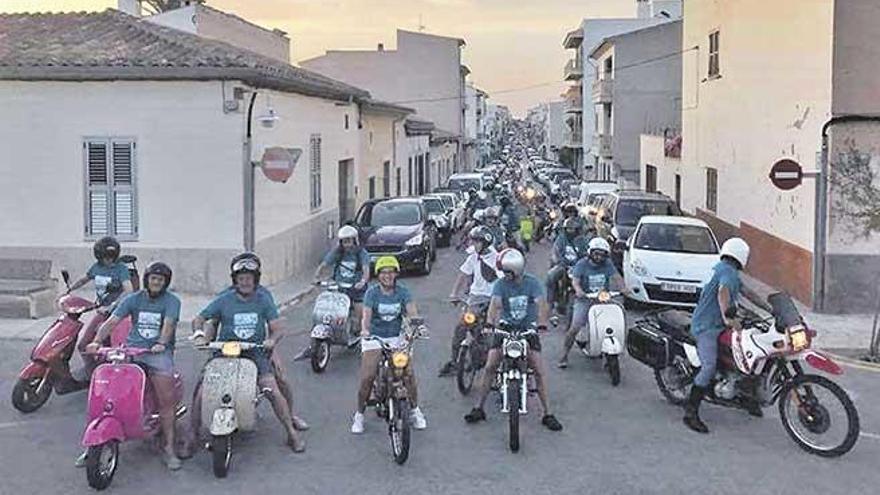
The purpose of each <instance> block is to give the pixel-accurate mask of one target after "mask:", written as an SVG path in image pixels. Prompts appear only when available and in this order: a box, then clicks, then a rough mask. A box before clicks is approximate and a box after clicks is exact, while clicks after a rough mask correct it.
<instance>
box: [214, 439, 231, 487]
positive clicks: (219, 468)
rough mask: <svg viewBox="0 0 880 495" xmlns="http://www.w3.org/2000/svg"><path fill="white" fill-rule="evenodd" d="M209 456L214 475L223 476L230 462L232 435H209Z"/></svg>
mask: <svg viewBox="0 0 880 495" xmlns="http://www.w3.org/2000/svg"><path fill="white" fill-rule="evenodd" d="M211 457H212V461H213V462H212V464H213V467H214V476H216V477H218V478H225V477H226V475H227V474H228V473H229V465H230V464H231V463H232V435H214V436H213V437H211Z"/></svg>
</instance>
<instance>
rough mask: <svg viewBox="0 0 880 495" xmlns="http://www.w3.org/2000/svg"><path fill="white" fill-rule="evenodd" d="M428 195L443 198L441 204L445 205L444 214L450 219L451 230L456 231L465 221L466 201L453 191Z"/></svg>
mask: <svg viewBox="0 0 880 495" xmlns="http://www.w3.org/2000/svg"><path fill="white" fill-rule="evenodd" d="M430 196H437V197H439V198H440V199H441V200H443V206H445V207H446V215H447V216H448V217H449V219H450V220H452V230H453V231H457V230H458V229H460V228H461V227H463V226H464V224H465V223H466V222H467V218H466V217H465V204H466V202H465V201H464V200H463V199H462V198H461V196H460V195H459V194H458V193H454V192H447V191H442V192H435V193H433V194H431V195H430Z"/></svg>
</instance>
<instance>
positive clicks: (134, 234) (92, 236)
mask: <svg viewBox="0 0 880 495" xmlns="http://www.w3.org/2000/svg"><path fill="white" fill-rule="evenodd" d="M92 144H103V145H104V146H105V150H106V151H105V152H106V165H105V166H106V177H107V183H106V184H101V185H93V184H91V183H90V175H89V147H90V145H92ZM122 144H128V145H129V146H130V148H131V164H130V167H131V171H130V172H131V183H130V184H116V183H115V174H114V166H115V162H114V154H113V148H114V146H116V145H122ZM82 153H83V158H82V161H83V234H84V239H85V240H87V241H93V240H96V239H99V238H101V237H104V236H114V237H116V238H117V239H118V240H120V241H137V240H138V235H139V222H138V219H139V209H138V187H137V168H138V163H137V139H136V138H135V137H133V136H84V137H83V138H82ZM97 191H104V192H105V193H106V199H107V202H106V210H107V213H106V218H107V229H106V231H101V230H96V229H95V226H94V225H93V224H92V211H91V209H92V202H91V197H92V193H93V192H97ZM118 193H128V194H129V195H130V198H131V231H130V232H119V228H118V227H119V222H118V221H117V220H118V219H117V211H116V201H117V194H118Z"/></svg>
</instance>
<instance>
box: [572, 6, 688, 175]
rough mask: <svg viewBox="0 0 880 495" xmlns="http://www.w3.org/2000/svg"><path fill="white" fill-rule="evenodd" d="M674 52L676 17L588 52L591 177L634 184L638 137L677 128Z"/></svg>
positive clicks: (677, 86) (678, 57)
mask: <svg viewBox="0 0 880 495" xmlns="http://www.w3.org/2000/svg"><path fill="white" fill-rule="evenodd" d="M680 50H681V21H672V22H666V23H663V24H658V25H655V26H649V27H645V28H641V29H637V30H635V31H628V32H626V33H622V34H617V35H614V36H609V37H608V38H605V40H604V41H603V42H602V43H601V44H599V46H597V47H596V49H594V50H593V52H592V53H590V59H591V61H592V64H593V65H595V66H596V67H598V73H597V74H596V78H595V79H594V80H593V81H590V82H589V86H590V87H591V98H590V99H591V101H592V103H593V105H595V108H596V112H595V113H596V115H597V118H596V134H595V135H594V136H593V139H592V148H591V149H593V150H595V152H596V153H597V155H598V157H599V161H598V166H597V169H596V178H597V179H599V180H613V181H617V182H619V183H621V184H622V185H624V186H629V187H638V185H639V184H640V180H639V171H640V170H641V162H640V161H639V150H640V144H639V136H640V135H641V134H642V133H647V132H654V133H658V132H662V131H664V130H668V131H675V132H678V130H679V129H680V128H681V107H680V103H681V54H680V53H678V52H679V51H680ZM585 84H586V83H585Z"/></svg>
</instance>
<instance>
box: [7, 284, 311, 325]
mask: <svg viewBox="0 0 880 495" xmlns="http://www.w3.org/2000/svg"><path fill="white" fill-rule="evenodd" d="M311 282H312V279H311V278H301V277H295V278H290V279H287V280H284V281H282V282H279V283H277V284H275V285H272V286H269V287H267V288H268V289H269V290H270V291H271V292H272V295H273V296H275V303H276V304H277V305H278V309H279V311H283V310H284V309H286V308H288V307H290V306H293V305H295V304H297V303H298V302H299V301H300V300H301V299H302V298H304V297H306V296H307V295H309V294H310V293H311V292H312V290H314V286H313V285H312V283H311ZM77 294H78V295H80V296H82V297H85V298H90V297H94V292H93V291H92V290H91V289H88V290H87V289H82V290H80V291H77ZM177 296H178V297H179V298H180V302H181V308H180V321H181V324H180V325H179V326H178V329H183V330H184V331H185V332H186V333H188V332H189V323H190V322H191V321H192V320H193V318H195V316H196V315H197V314H198V312H199V311H201V310H202V308H204V307H205V306H207V304H208V302H210V301H211V299H212V297H211V296H209V295H205V294H186V293H177ZM57 317H58V314H57V313H55V314H53V315H52V316H47V317H45V318H40V319H37V320H31V319H8V318H0V340H10V339H11V340H38V339H39V338H40V337H42V335H43V333H44V332H45V331H46V329H47V328H49V327H50V326H51V325H52V323H53V322H54V321H55V319H56V318H57ZM90 317H91V316H88V315H87V316H86V317H85V321H88V319H89V318H90Z"/></svg>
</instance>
